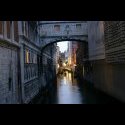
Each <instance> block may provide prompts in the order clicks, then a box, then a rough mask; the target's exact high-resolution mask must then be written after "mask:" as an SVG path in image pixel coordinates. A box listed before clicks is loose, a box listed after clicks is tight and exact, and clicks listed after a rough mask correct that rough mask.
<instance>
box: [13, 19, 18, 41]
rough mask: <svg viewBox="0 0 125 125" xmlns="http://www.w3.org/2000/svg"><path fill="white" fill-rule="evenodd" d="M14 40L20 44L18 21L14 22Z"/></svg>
mask: <svg viewBox="0 0 125 125" xmlns="http://www.w3.org/2000/svg"><path fill="white" fill-rule="evenodd" d="M14 40H15V41H16V42H18V40H19V37H18V21H14Z"/></svg>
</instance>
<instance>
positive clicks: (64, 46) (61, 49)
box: [57, 41, 68, 52]
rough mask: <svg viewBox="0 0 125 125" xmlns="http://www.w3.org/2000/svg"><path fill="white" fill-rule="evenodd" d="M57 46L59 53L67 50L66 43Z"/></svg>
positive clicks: (59, 43)
mask: <svg viewBox="0 0 125 125" xmlns="http://www.w3.org/2000/svg"><path fill="white" fill-rule="evenodd" d="M57 46H59V48H60V51H61V52H64V51H66V50H67V49H68V41H65V42H58V43H57Z"/></svg>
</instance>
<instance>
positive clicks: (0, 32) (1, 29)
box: [0, 21, 3, 34]
mask: <svg viewBox="0 0 125 125" xmlns="http://www.w3.org/2000/svg"><path fill="white" fill-rule="evenodd" d="M0 34H3V21H0Z"/></svg>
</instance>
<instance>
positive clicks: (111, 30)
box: [104, 21, 125, 63]
mask: <svg viewBox="0 0 125 125" xmlns="http://www.w3.org/2000/svg"><path fill="white" fill-rule="evenodd" d="M104 24H105V50H106V60H107V62H108V63H120V62H122V63H125V21H105V23H104Z"/></svg>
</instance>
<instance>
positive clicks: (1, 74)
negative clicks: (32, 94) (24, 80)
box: [0, 21, 21, 104]
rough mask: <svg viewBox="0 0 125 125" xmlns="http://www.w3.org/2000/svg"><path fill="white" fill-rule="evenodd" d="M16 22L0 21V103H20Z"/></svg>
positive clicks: (18, 49)
mask: <svg viewBox="0 0 125 125" xmlns="http://www.w3.org/2000/svg"><path fill="white" fill-rule="evenodd" d="M18 25H19V24H18V21H0V103H3V104H12V103H20V99H21V97H20V96H21V80H20V58H19V52H20V46H19V37H18Z"/></svg>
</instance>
